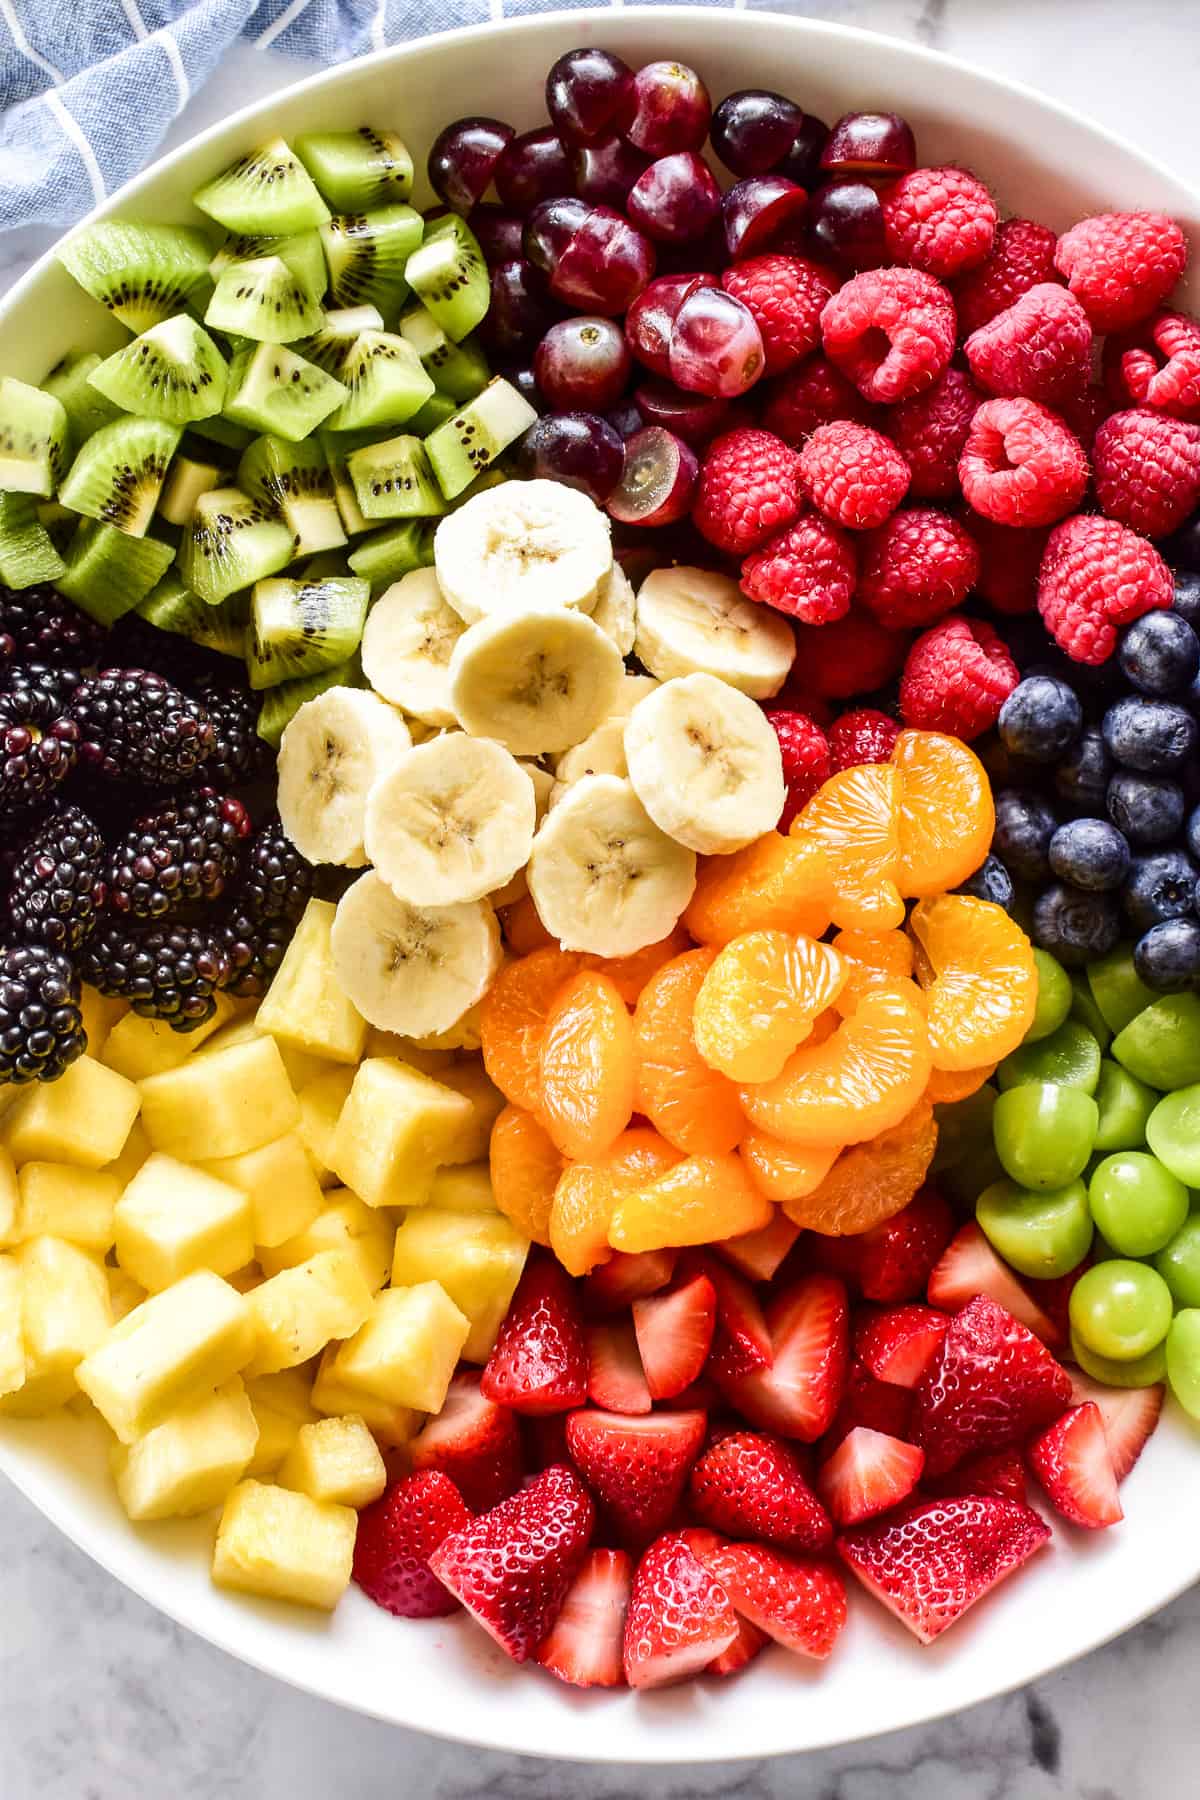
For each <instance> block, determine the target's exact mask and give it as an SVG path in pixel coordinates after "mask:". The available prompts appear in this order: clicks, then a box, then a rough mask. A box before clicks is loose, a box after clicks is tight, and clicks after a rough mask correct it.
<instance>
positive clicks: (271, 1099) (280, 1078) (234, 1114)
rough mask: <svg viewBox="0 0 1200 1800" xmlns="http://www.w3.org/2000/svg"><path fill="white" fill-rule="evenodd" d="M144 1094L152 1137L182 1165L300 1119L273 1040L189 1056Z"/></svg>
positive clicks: (251, 1144)
mask: <svg viewBox="0 0 1200 1800" xmlns="http://www.w3.org/2000/svg"><path fill="white" fill-rule="evenodd" d="M75 1066H76V1067H77V1066H78V1065H75ZM141 1094H142V1124H143V1125H144V1126H145V1127H146V1135H147V1137H148V1138H149V1139H150V1142H151V1143H152V1144H153V1146H154V1148H155V1149H156V1150H165V1151H166V1153H167V1154H168V1155H169V1156H177V1157H178V1158H179V1159H180V1161H181V1162H202V1161H204V1160H206V1159H210V1160H211V1158H213V1157H215V1156H240V1155H241V1153H242V1151H243V1150H257V1149H258V1147H259V1145H260V1144H268V1143H270V1141H271V1139H272V1138H277V1137H282V1136H283V1134H284V1132H285V1131H291V1130H292V1128H293V1127H294V1126H295V1125H296V1124H297V1122H298V1121H299V1118H300V1108H299V1106H298V1105H297V1103H296V1096H295V1094H294V1093H293V1092H292V1084H291V1082H290V1081H289V1080H288V1078H287V1070H286V1069H285V1068H284V1066H283V1063H282V1061H281V1060H280V1055H279V1051H278V1050H277V1049H276V1048H275V1045H274V1043H273V1041H272V1040H271V1039H270V1038H255V1039H253V1040H252V1041H251V1042H250V1043H247V1044H235V1045H234V1046H233V1048H232V1049H230V1050H222V1051H221V1052H220V1053H219V1054H215V1053H214V1054H211V1055H209V1056H197V1057H191V1058H189V1059H188V1061H187V1062H186V1063H184V1064H183V1065H182V1067H181V1068H178V1069H169V1070H167V1072H166V1074H164V1075H150V1076H148V1077H147V1078H146V1080H145V1081H143V1082H142V1084H141ZM243 1260H244V1259H243Z"/></svg>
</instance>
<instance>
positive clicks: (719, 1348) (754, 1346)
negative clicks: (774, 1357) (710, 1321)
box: [688, 1251, 772, 1375]
mask: <svg viewBox="0 0 1200 1800" xmlns="http://www.w3.org/2000/svg"><path fill="white" fill-rule="evenodd" d="M688 1267H689V1268H691V1269H703V1270H704V1271H705V1273H706V1274H707V1276H708V1279H709V1280H710V1281H711V1282H712V1284H713V1288H714V1290H715V1292H716V1296H717V1335H716V1339H715V1342H714V1345H713V1353H712V1360H713V1364H714V1367H715V1366H716V1365H717V1364H719V1365H720V1367H721V1368H722V1369H723V1370H724V1371H725V1372H726V1373H727V1374H729V1375H748V1374H749V1373H750V1372H751V1370H753V1369H765V1368H768V1367H769V1366H770V1362H771V1354H772V1352H771V1333H770V1331H769V1330H768V1328H767V1321H766V1319H765V1318H764V1317H763V1309H762V1306H761V1305H760V1303H759V1298H758V1295H757V1294H756V1293H755V1291H754V1289H753V1288H752V1287H751V1285H750V1283H749V1281H747V1280H746V1278H745V1276H744V1275H740V1274H739V1273H738V1272H737V1270H736V1269H731V1268H729V1266H728V1265H727V1264H726V1263H723V1262H722V1261H721V1259H720V1258H719V1257H716V1256H709V1255H707V1254H706V1253H705V1252H703V1251H693V1252H692V1253H691V1256H690V1259H689V1262H688Z"/></svg>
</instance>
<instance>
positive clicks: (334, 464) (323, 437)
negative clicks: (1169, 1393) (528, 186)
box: [317, 431, 374, 537]
mask: <svg viewBox="0 0 1200 1800" xmlns="http://www.w3.org/2000/svg"><path fill="white" fill-rule="evenodd" d="M317 435H318V438H319V440H320V444H321V448H322V450H323V451H324V452H325V461H326V462H327V463H328V464H329V478H330V480H331V481H332V482H333V497H334V499H335V500H336V501H337V509H338V512H339V514H340V515H341V520H342V524H343V525H344V526H345V529H346V534H347V536H349V537H354V536H355V535H356V534H357V533H358V532H360V531H369V530H370V529H371V521H370V520H369V519H367V518H364V517H363V510H362V507H361V506H360V505H359V504H358V497H357V495H356V494H355V492H354V483H353V481H351V479H350V471H349V469H348V468H347V467H346V458H347V457H348V456H349V455H350V452H351V451H352V450H358V449H360V448H361V447H362V445H363V444H369V443H370V442H371V439H372V436H373V435H374V434H373V433H372V432H369V431H367V432H361V431H359V432H355V431H345V432H338V431H322V432H319V433H318V434H317Z"/></svg>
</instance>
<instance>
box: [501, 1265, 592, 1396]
mask: <svg viewBox="0 0 1200 1800" xmlns="http://www.w3.org/2000/svg"><path fill="white" fill-rule="evenodd" d="M587 1375H588V1364H587V1340H586V1338H585V1337H584V1332H583V1319H582V1317H581V1316H580V1312H579V1302H578V1300H577V1298H576V1294H575V1288H574V1284H573V1283H572V1281H571V1279H570V1277H569V1276H568V1275H567V1274H566V1272H565V1270H563V1269H562V1268H561V1267H560V1266H559V1264H558V1263H556V1262H555V1261H554V1259H553V1258H552V1257H549V1256H537V1257H531V1258H530V1260H529V1261H528V1262H527V1263H526V1265H525V1268H524V1271H523V1273H522V1275H521V1279H520V1281H519V1282H518V1283H517V1291H516V1293H515V1294H514V1295H513V1297H512V1300H511V1302H510V1303H509V1308H508V1312H507V1313H506V1315H505V1318H504V1323H503V1324H502V1325H501V1327H500V1331H499V1334H498V1336H497V1338H496V1342H495V1346H494V1347H493V1350H492V1354H491V1355H490V1356H489V1357H488V1360H487V1367H486V1368H485V1369H484V1371H483V1375H482V1377H481V1380H480V1387H481V1388H482V1390H483V1392H484V1394H486V1396H487V1398H488V1399H489V1400H498V1401H499V1402H500V1403H501V1405H503V1406H511V1407H512V1409H513V1411H514V1412H521V1413H554V1412H570V1410H571V1408H572V1407H573V1406H582V1404H583V1402H584V1400H585V1399H586V1398H587Z"/></svg>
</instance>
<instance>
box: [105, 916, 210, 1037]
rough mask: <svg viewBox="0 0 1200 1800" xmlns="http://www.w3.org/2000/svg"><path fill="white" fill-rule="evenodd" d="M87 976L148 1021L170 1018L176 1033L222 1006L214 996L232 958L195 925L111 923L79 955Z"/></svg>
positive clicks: (202, 1021) (191, 1027)
mask: <svg viewBox="0 0 1200 1800" xmlns="http://www.w3.org/2000/svg"><path fill="white" fill-rule="evenodd" d="M79 972H80V974H81V975H82V977H83V979H84V980H85V981H86V982H88V983H90V985H91V986H92V987H94V988H98V989H99V990H100V992H101V993H102V994H107V995H108V996H109V997H110V998H112V999H117V1000H128V1001H129V1002H130V1004H131V1006H132V1007H133V1010H134V1012H135V1013H140V1014H141V1016H142V1017H143V1018H145V1019H165V1020H166V1021H167V1023H168V1024H169V1025H170V1026H171V1027H172V1029H173V1030H175V1031H194V1030H195V1029H196V1027H197V1026H198V1025H205V1024H207V1023H208V1021H209V1019H211V1018H212V1016H213V1014H214V1013H215V1012H216V1010H217V1003H216V1001H215V999H214V998H213V995H214V994H215V992H216V990H217V989H218V988H221V987H224V986H225V984H226V983H227V982H228V980H229V977H230V972H231V971H230V965H229V958H228V956H227V955H226V953H225V950H224V947H223V946H222V944H221V943H220V942H219V941H218V939H217V937H216V935H215V933H213V932H211V931H202V930H199V929H197V928H196V927H195V926H191V925H168V926H162V927H158V926H146V925H138V924H131V923H126V922H125V921H124V920H121V921H116V920H113V921H110V922H106V923H104V924H102V925H100V927H99V928H98V929H97V930H96V931H95V932H93V934H92V936H91V938H90V939H89V940H88V942H87V943H86V944H85V945H84V947H83V950H82V951H81V953H80V958H79Z"/></svg>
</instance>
